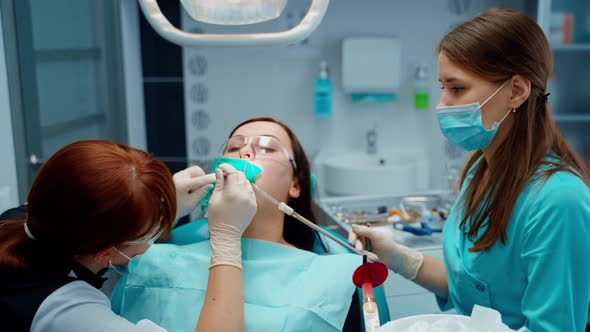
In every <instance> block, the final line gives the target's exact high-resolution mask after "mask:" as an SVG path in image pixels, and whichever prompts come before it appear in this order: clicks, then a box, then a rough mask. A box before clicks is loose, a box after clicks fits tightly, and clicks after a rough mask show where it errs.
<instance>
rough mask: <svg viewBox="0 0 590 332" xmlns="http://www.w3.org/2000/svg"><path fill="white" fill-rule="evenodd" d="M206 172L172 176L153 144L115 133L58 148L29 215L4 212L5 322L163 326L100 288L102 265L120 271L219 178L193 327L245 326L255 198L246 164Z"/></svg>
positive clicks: (16, 325)
mask: <svg viewBox="0 0 590 332" xmlns="http://www.w3.org/2000/svg"><path fill="white" fill-rule="evenodd" d="M203 175H204V173H203V172H202V171H201V170H200V168H198V167H195V168H189V169H187V170H185V171H182V172H179V173H177V174H175V176H174V178H173V176H172V174H170V171H169V170H168V168H167V167H166V165H164V163H162V162H161V161H158V160H156V159H155V158H153V157H152V156H151V155H149V154H148V153H146V152H144V151H140V150H137V149H134V148H131V147H128V146H125V145H122V144H116V143H112V142H109V141H96V140H95V141H80V142H75V143H72V144H69V145H67V146H65V147H63V148H62V149H60V150H59V151H57V152H56V153H55V154H54V155H53V156H52V157H51V158H49V160H47V162H46V163H45V164H44V165H43V167H42V168H41V169H40V171H39V173H38V174H37V176H36V178H35V181H34V182H33V185H32V187H31V190H30V192H29V194H28V199H27V202H28V204H27V205H26V215H25V216H23V217H21V218H11V219H6V220H2V221H0V282H1V283H0V317H1V318H2V330H3V331H4V330H6V331H15V332H19V331H35V332H70V331H71V332H74V331H114V332H116V331H121V332H123V331H124V332H132V331H142V332H144V331H159V332H161V331H166V330H165V329H163V328H161V327H159V326H158V325H156V324H155V323H153V322H151V321H149V320H146V319H144V320H141V321H139V322H138V323H137V324H133V323H131V322H129V321H127V320H125V319H123V318H122V317H120V316H118V315H116V314H115V313H114V312H112V311H111V304H110V302H109V300H108V298H107V297H106V295H104V294H103V293H102V292H101V291H99V288H101V286H102V284H103V282H104V281H105V278H103V277H102V275H103V274H104V273H105V272H106V271H107V269H108V268H111V269H113V270H115V271H119V272H124V271H125V270H126V268H127V265H128V263H129V261H130V260H132V259H134V257H137V256H139V255H141V254H143V253H144V252H145V251H146V250H147V249H148V248H149V246H150V244H152V243H153V242H154V241H155V240H156V239H157V238H158V237H159V236H160V235H162V234H166V233H169V232H170V228H171V227H172V225H173V223H174V220H175V219H178V218H179V217H182V216H183V215H182V214H183V213H187V212H188V211H190V210H191V209H192V208H193V207H194V206H196V204H197V200H198V199H199V198H200V196H201V195H202V194H203V192H204V190H205V189H206V188H207V186H208V185H209V184H210V183H211V182H212V181H216V185H215V190H214V192H213V195H212V196H211V199H210V202H209V232H210V237H211V261H210V266H209V269H210V271H209V276H208V284H207V293H206V296H205V299H204V304H203V307H202V310H201V312H200V316H199V317H200V318H199V321H198V323H197V326H196V327H195V331H220V330H224V331H242V330H243V329H244V308H243V286H242V269H241V244H240V239H241V236H242V233H243V232H244V230H245V229H246V227H247V226H248V224H249V223H250V221H251V219H252V217H253V216H254V214H255V212H256V198H255V195H254V192H253V190H252V186H251V185H250V183H249V182H248V181H247V180H246V178H245V176H244V174H243V173H241V172H238V171H236V170H235V169H234V168H232V167H231V166H229V165H221V166H220V169H219V170H218V171H217V172H216V174H215V175H213V174H211V175H210V176H203ZM177 211H178V213H177ZM194 315H195V316H197V315H199V312H195V313H194Z"/></svg>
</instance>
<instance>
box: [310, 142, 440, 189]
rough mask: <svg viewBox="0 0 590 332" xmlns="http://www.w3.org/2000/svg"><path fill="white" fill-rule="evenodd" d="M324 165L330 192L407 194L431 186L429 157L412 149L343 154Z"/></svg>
mask: <svg viewBox="0 0 590 332" xmlns="http://www.w3.org/2000/svg"><path fill="white" fill-rule="evenodd" d="M321 164H322V166H323V173H322V175H323V177H324V179H323V181H322V183H323V188H324V191H325V192H326V194H328V195H373V194H392V195H405V194H408V193H413V192H416V191H419V190H423V189H426V188H427V187H428V177H429V174H428V169H427V166H426V164H427V163H426V160H425V158H423V157H420V155H419V154H417V153H413V152H411V151H410V152H408V151H392V152H389V153H383V154H375V155H369V154H366V153H354V152H348V153H341V154H338V155H333V156H330V157H327V158H326V159H325V160H324V162H322V163H321Z"/></svg>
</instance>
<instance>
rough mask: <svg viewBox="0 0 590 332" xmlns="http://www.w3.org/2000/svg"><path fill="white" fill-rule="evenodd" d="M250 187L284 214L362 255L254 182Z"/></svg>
mask: <svg viewBox="0 0 590 332" xmlns="http://www.w3.org/2000/svg"><path fill="white" fill-rule="evenodd" d="M252 188H254V190H255V191H256V192H258V193H260V194H261V195H262V196H263V197H264V198H266V199H267V200H268V201H269V202H271V203H273V204H274V205H276V206H277V207H278V208H279V210H281V211H282V212H283V213H285V214H286V215H288V216H290V217H293V218H295V219H297V220H299V221H300V222H302V223H304V224H305V225H306V226H308V227H310V228H312V229H313V230H315V231H317V232H319V233H321V234H323V235H325V236H327V237H329V238H330V239H332V240H334V241H336V242H337V243H338V244H340V245H342V246H343V247H345V248H346V249H348V250H351V251H352V252H354V253H357V254H359V255H363V252H362V251H361V250H358V249H357V248H355V247H353V246H352V245H350V244H348V243H347V242H346V241H343V240H341V239H339V238H338V237H336V236H334V235H332V234H331V233H330V232H328V231H326V230H325V229H323V228H321V227H320V226H318V225H316V224H314V223H312V222H311V221H309V220H307V219H306V218H305V217H303V216H302V215H300V214H299V213H297V212H295V210H293V208H292V207H290V206H289V205H287V204H285V203H284V202H279V201H278V200H276V199H275V198H274V197H272V196H270V195H269V194H267V193H266V192H265V191H264V190H262V189H260V187H258V186H257V185H256V184H254V183H252Z"/></svg>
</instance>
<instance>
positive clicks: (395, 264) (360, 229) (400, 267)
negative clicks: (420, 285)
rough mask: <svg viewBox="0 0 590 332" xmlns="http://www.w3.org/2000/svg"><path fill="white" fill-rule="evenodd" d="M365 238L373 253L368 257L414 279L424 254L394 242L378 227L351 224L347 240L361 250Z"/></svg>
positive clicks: (405, 276)
mask: <svg viewBox="0 0 590 332" xmlns="http://www.w3.org/2000/svg"><path fill="white" fill-rule="evenodd" d="M365 238H368V239H369V241H371V247H372V248H373V253H375V254H376V255H377V257H375V255H374V254H371V253H368V257H369V259H372V260H379V261H381V262H382V263H383V264H385V265H387V267H388V268H389V269H390V270H392V271H393V272H395V273H399V274H401V275H402V276H403V277H404V278H406V279H409V280H414V278H416V275H417V274H418V270H419V269H420V267H421V266H422V262H423V261H424V255H423V254H422V253H421V252H419V251H416V250H414V249H411V248H408V247H406V246H404V245H401V244H399V243H396V242H395V241H393V240H392V239H391V236H390V234H387V232H386V231H384V230H383V229H379V227H367V226H361V225H352V232H350V233H349V234H348V241H349V242H350V243H351V244H353V245H354V246H355V247H356V248H357V249H359V250H363V245H362V243H363V242H364V240H365Z"/></svg>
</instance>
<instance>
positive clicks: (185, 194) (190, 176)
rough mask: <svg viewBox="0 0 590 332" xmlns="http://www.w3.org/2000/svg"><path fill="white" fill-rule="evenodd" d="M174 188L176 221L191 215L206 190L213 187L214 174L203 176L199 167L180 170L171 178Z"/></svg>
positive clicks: (203, 173)
mask: <svg viewBox="0 0 590 332" xmlns="http://www.w3.org/2000/svg"><path fill="white" fill-rule="evenodd" d="M172 179H173V180H174V186H175V187H176V219H175V220H178V219H180V218H182V217H184V216H186V215H188V214H189V213H191V212H192V211H193V210H194V209H195V208H196V207H197V205H198V204H199V202H200V201H201V200H202V199H203V198H204V196H205V192H206V191H207V189H209V188H212V187H213V182H214V181H215V174H214V173H211V174H205V172H204V171H203V170H202V169H201V167H199V166H192V167H189V168H187V169H185V170H182V171H180V172H178V173H176V174H174V176H173V177H172Z"/></svg>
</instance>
